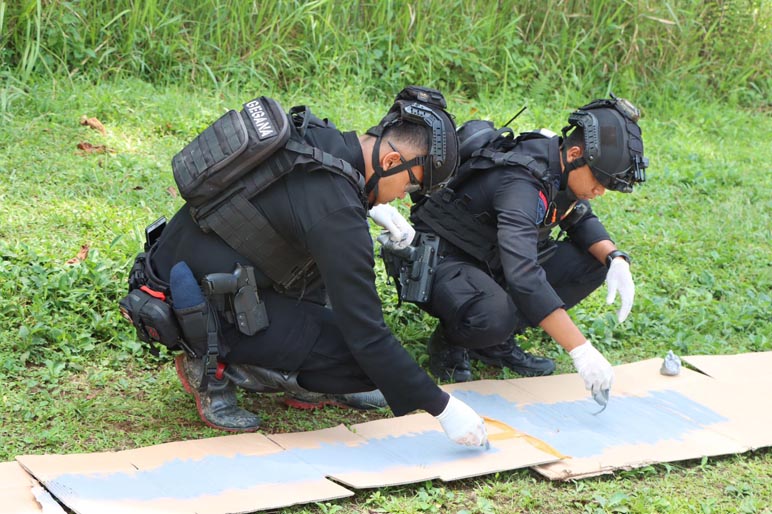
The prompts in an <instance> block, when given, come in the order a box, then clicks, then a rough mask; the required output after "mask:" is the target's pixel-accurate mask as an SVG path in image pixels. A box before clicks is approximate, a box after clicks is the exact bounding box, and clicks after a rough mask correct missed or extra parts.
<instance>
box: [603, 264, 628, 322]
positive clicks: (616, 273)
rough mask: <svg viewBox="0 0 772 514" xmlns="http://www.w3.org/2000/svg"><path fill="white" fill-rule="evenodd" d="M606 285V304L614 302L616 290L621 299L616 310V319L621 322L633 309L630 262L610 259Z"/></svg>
mask: <svg viewBox="0 0 772 514" xmlns="http://www.w3.org/2000/svg"><path fill="white" fill-rule="evenodd" d="M606 285H607V286H608V294H607V295H606V303H607V304H609V305H611V304H612V303H614V299H615V297H616V295H617V292H619V297H620V298H621V299H622V307H621V308H620V309H619V311H617V320H619V322H620V323H622V322H623V321H624V320H626V319H627V316H628V314H630V311H631V310H632V309H633V300H634V299H635V284H634V283H633V275H632V274H631V273H630V264H629V263H628V262H627V261H626V260H624V259H623V258H621V257H617V258H616V259H614V260H613V261H611V266H609V268H608V273H606Z"/></svg>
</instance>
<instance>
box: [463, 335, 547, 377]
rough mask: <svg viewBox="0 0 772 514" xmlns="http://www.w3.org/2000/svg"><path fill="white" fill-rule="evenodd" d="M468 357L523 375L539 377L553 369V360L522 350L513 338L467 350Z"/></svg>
mask: <svg viewBox="0 0 772 514" xmlns="http://www.w3.org/2000/svg"><path fill="white" fill-rule="evenodd" d="M469 355H470V357H472V358H473V359H477V360H479V361H482V362H484V363H485V364H487V365H489V366H493V367H495V368H507V369H511V370H512V371H514V372H515V373H517V374H518V375H522V376H524V377H541V376H544V375H551V374H552V372H553V371H555V362H554V361H553V360H552V359H548V358H547V357H537V356H536V355H531V354H530V353H526V352H525V351H523V349H522V348H520V346H518V344H517V343H516V342H515V340H514V339H511V340H509V341H507V342H506V343H502V344H499V345H496V346H489V347H488V348H478V349H476V350H470V351H469Z"/></svg>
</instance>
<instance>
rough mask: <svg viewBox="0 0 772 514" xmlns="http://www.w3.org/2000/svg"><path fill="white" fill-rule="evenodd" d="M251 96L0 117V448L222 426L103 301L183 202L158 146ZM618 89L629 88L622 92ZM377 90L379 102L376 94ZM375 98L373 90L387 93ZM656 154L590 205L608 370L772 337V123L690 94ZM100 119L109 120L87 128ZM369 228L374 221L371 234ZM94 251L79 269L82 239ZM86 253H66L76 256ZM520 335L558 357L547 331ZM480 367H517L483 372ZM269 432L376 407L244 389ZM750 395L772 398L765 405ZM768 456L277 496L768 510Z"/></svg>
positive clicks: (365, 111)
mask: <svg viewBox="0 0 772 514" xmlns="http://www.w3.org/2000/svg"><path fill="white" fill-rule="evenodd" d="M263 93H265V92H264V91H247V92H244V91H230V92H228V91H220V92H218V93H212V92H209V91H203V90H195V91H191V90H185V89H182V88H160V87H153V86H150V85H148V84H146V83H144V82H139V81H135V80H121V81H115V82H108V83H102V84H98V85H94V84H88V83H77V84H75V85H72V84H62V83H58V82H53V81H48V82H41V83H38V84H36V85H33V86H31V87H30V90H29V91H28V93H27V94H26V95H24V96H19V97H18V98H15V99H14V102H15V103H14V104H13V105H14V107H13V108H12V109H11V110H10V111H9V112H8V116H7V119H5V120H4V121H3V122H2V123H0V142H1V143H0V379H2V382H3V384H4V385H3V386H2V388H0V409H1V410H2V413H3V414H2V418H1V421H2V423H1V424H0V461H7V460H11V459H13V458H14V457H15V456H16V455H21V454H43V453H75V452H95V451H106V450H122V449H128V448H135V447H139V446H147V445H152V444H159V443H163V442H169V441H176V440H182V439H191V438H203V437H213V436H217V435H222V433H220V432H217V431H215V430H212V429H209V428H207V427H205V426H204V425H203V423H201V422H200V421H199V419H198V417H197V415H196V411H195V407H194V404H193V401H192V399H191V397H189V396H187V395H186V393H185V392H184V391H183V389H182V387H181V385H180V384H179V382H178V380H177V378H176V375H175V373H174V370H173V363H172V360H171V359H172V356H171V355H169V354H162V355H161V356H160V357H153V356H151V355H149V354H148V353H147V352H146V351H145V349H144V348H143V347H142V346H140V344H139V343H138V342H136V341H135V339H134V336H133V331H132V329H131V327H129V326H128V324H127V323H126V322H124V321H123V320H122V319H121V318H120V315H119V314H118V311H117V300H118V298H120V296H122V294H123V293H124V291H125V279H126V275H127V273H128V269H129V267H130V265H131V263H132V262H133V258H134V255H135V254H136V252H137V251H138V250H139V248H140V246H141V241H142V237H143V236H142V234H143V229H144V226H145V225H147V224H148V223H149V222H151V221H152V220H154V219H155V218H157V217H158V216H160V215H166V216H167V217H171V215H173V213H174V212H175V210H176V209H177V208H179V206H180V205H181V204H182V200H181V198H180V197H179V196H178V194H177V192H176V190H175V189H174V187H173V186H174V181H173V178H172V175H171V169H170V165H169V164H170V161H171V157H172V156H173V155H174V154H175V153H176V152H177V150H179V148H181V147H182V146H183V145H184V144H185V143H186V142H187V141H188V140H189V139H190V138H192V137H193V136H195V135H196V134H197V133H198V132H199V131H201V130H202V129H203V128H205V127H206V126H207V125H208V124H209V122H211V121H212V120H213V119H215V118H216V117H217V116H219V114H220V113H221V112H222V111H223V109H225V108H234V107H236V106H238V105H240V104H241V103H242V102H244V101H246V100H248V99H249V98H250V95H253V94H254V95H257V94H263ZM619 93H620V94H623V93H624V92H621V91H620V92H619ZM277 98H278V99H279V100H280V101H281V103H282V105H283V106H284V107H285V108H289V107H290V106H291V105H295V104H301V103H307V104H309V105H311V106H312V108H313V110H314V112H315V113H316V114H317V115H319V116H321V117H330V118H331V119H332V120H334V121H335V122H336V123H337V124H338V126H339V128H342V129H344V130H351V129H357V130H358V131H362V130H364V129H366V128H367V127H369V126H371V125H372V124H374V123H375V122H376V121H377V120H378V119H379V118H380V115H381V114H382V112H383V111H384V109H385V108H386V105H385V104H380V103H379V104H378V105H374V104H372V103H371V102H368V101H367V99H365V98H364V97H363V95H362V94H361V93H360V92H358V91H356V90H353V89H351V88H347V87H343V88H340V89H336V90H335V91H330V92H328V93H326V94H324V95H321V96H320V97H318V98H314V97H303V96H297V97H287V96H278V97H277ZM382 100H383V99H379V101H382ZM387 100H388V99H386V101H387ZM526 101H527V103H528V104H529V106H530V108H529V110H527V111H526V112H525V113H524V114H523V115H522V116H521V117H520V118H518V120H517V121H516V126H515V128H516V130H527V129H531V128H536V127H540V126H546V127H549V128H551V129H553V130H555V131H558V130H559V129H560V128H561V127H562V126H563V125H564V122H565V119H566V117H567V115H568V112H569V111H570V107H575V106H577V105H578V104H579V102H581V101H582V100H579V101H576V100H575V99H573V100H572V101H568V100H567V101H563V102H558V103H559V104H560V105H557V104H555V102H552V103H549V102H546V101H540V100H539V99H524V98H518V97H504V96H501V97H499V98H490V99H486V100H485V101H484V102H483V101H480V102H472V101H469V100H467V99H464V98H452V97H451V98H449V104H450V105H449V107H450V109H451V110H452V111H454V112H455V113H456V115H457V118H458V121H459V122H463V121H466V120H467V119H469V118H470V117H472V116H477V117H490V118H491V119H493V120H495V121H496V122H497V123H499V124H500V123H503V122H504V121H506V120H508V119H509V118H510V117H511V114H513V113H514V112H516V111H517V110H518V109H519V107H520V106H521V105H523V103H526ZM642 107H643V110H644V119H643V121H642V123H641V126H642V128H643V132H644V141H645V144H646V154H647V156H648V157H649V158H650V161H651V167H650V169H649V176H648V181H647V183H646V184H645V185H644V186H643V187H641V188H640V189H639V190H637V191H636V192H635V193H634V194H632V195H619V194H613V193H610V194H607V195H606V196H604V197H603V198H601V199H599V200H597V201H594V202H593V208H594V210H595V211H596V212H597V213H598V215H599V216H600V217H601V219H603V220H604V222H605V224H606V227H607V228H608V230H609V232H610V233H611V234H612V237H613V238H614V240H615V241H616V243H617V245H618V246H619V247H620V248H622V249H624V250H625V251H627V252H628V253H630V254H631V255H632V257H633V267H632V270H633V275H634V278H635V279H636V288H637V289H636V293H637V296H636V303H635V307H634V309H633V313H632V315H631V316H630V319H629V320H628V321H627V322H625V323H624V324H623V325H618V324H617V323H616V321H615V317H614V316H613V309H612V308H610V307H607V306H606V305H605V302H604V298H605V291H598V292H596V293H594V294H593V295H592V296H591V297H590V298H589V299H588V300H587V301H585V302H584V303H583V304H582V305H581V306H579V307H577V308H575V309H574V310H573V311H572V312H571V314H572V316H573V318H574V319H575V320H576V321H577V322H578V324H579V325H580V327H581V328H582V329H583V330H584V332H585V334H586V335H588V336H589V337H590V338H591V339H592V341H593V342H594V343H595V344H596V346H598V347H599V349H601V350H602V351H603V352H604V354H605V355H606V356H607V357H608V359H609V360H610V361H611V362H612V364H622V363H627V362H634V361H637V360H641V359H646V358H651V357H657V356H659V357H661V356H664V355H665V353H667V351H668V350H671V349H672V350H674V351H675V352H676V353H677V354H680V355H687V354H723V353H741V352H750V351H768V350H772V303H771V302H770V294H772V293H770V291H772V265H771V263H772V248H770V244H769V241H770V240H771V239H772V221H770V212H772V173H770V169H769V168H770V162H772V144H770V142H772V116H771V115H770V112H751V111H741V110H737V109H734V108H730V107H727V106H722V105H717V104H709V103H705V102H698V101H693V100H690V99H683V98H677V99H672V98H670V99H662V100H661V101H659V102H657V103H656V104H655V105H648V106H642ZM82 116H86V117H96V118H98V119H99V120H100V121H101V123H102V124H104V127H105V131H104V133H101V132H99V131H98V130H94V129H92V128H89V127H88V126H87V125H82V124H81V118H82ZM373 230H375V228H374V229H373ZM84 247H88V248H87V249H88V255H87V257H86V259H85V260H82V261H81V262H79V263H75V264H72V263H68V261H70V260H71V259H76V260H77V256H78V253H79V252H84V251H85V248H84ZM81 256H82V254H81ZM378 265H379V272H380V273H381V274H380V280H381V283H380V284H379V287H381V290H382V292H383V297H384V311H385V313H386V316H387V321H388V322H389V324H390V325H391V327H392V329H393V330H394V331H395V333H396V334H397V335H398V337H400V339H401V340H402V341H403V342H404V343H405V345H406V347H407V348H408V349H409V350H410V351H411V352H412V353H413V354H414V356H415V357H416V358H417V359H418V361H419V362H420V363H422V364H425V363H426V357H425V355H424V353H423V348H424V344H425V342H426V340H427V338H428V336H429V334H430V333H431V330H432V329H433V327H434V323H435V322H434V321H433V320H431V319H429V318H427V317H426V316H424V315H423V314H422V313H420V312H419V311H418V310H417V309H415V308H414V307H412V306H409V305H403V306H402V307H398V306H397V304H396V301H395V299H394V297H395V295H394V293H393V291H392V290H391V289H390V287H389V286H387V285H386V284H385V281H384V280H383V277H384V276H383V273H382V270H381V269H380V263H378ZM521 342H522V345H523V346H524V347H526V348H527V349H529V350H530V351H534V352H537V353H542V354H546V355H548V356H550V357H553V358H555V359H556V361H557V364H558V371H557V372H558V373H568V372H572V371H573V369H572V367H571V362H570V358H569V357H568V356H567V354H565V353H564V352H563V351H562V350H560V349H559V348H558V347H557V345H555V344H554V343H552V342H551V341H549V340H548V339H547V338H546V337H545V336H544V335H543V334H542V333H541V332H539V331H536V330H534V331H530V332H529V333H527V334H526V336H525V337H523V339H522V341H521ZM475 373H476V376H477V377H478V378H496V377H511V376H512V375H509V374H507V373H501V374H499V373H497V372H496V370H493V369H491V368H486V367H483V366H478V367H477V368H476V369H475ZM242 400H243V403H244V405H245V406H246V407H247V408H250V409H252V410H255V411H259V412H261V413H262V415H263V418H264V424H263V431H264V432H265V433H276V432H292V431H300V430H312V429H318V428H324V427H329V426H334V425H337V424H339V423H346V424H354V423H360V422H363V421H366V420H368V419H374V418H377V417H383V416H388V415H389V414H388V413H386V412H379V413H374V414H373V413H370V414H360V413H351V412H350V411H342V410H336V409H328V410H325V411H323V412H296V411H290V410H287V409H286V408H285V407H283V405H282V404H281V403H279V401H278V399H277V398H275V397H274V396H270V395H265V396H257V395H252V396H251V397H249V396H247V395H244V396H243V397H242ZM759 401H760V402H763V405H761V406H760V407H762V408H769V406H770V401H769V399H763V398H759ZM771 505H772V451H770V450H761V451H757V452H753V453H748V454H743V455H739V456H728V457H724V458H712V459H703V460H697V461H694V462H684V463H677V464H662V465H658V466H651V467H646V468H642V469H637V470H632V471H626V472H620V473H617V474H615V475H613V476H609V477H602V478H593V479H587V480H582V481H578V482H573V483H552V482H549V481H547V480H545V479H543V478H541V477H540V476H538V475H536V474H534V473H533V472H531V471H528V470H518V471H513V472H508V473H500V474H497V475H491V476H486V477H482V478H478V479H469V480H463V481H458V482H453V483H449V484H444V483H441V482H439V481H437V482H428V483H424V484H415V485H411V486H404V487H393V488H384V489H380V490H371V491H362V492H359V493H357V495H356V496H354V497H353V498H351V499H347V500H340V501H335V502H330V503H325V504H319V505H311V506H300V507H293V508H288V509H284V510H282V511H281V512H285V513H300V512H314V513H331V512H359V513H373V512H442V513H445V512H454V513H455V512H458V513H461V512H469V513H489V512H501V513H509V512H554V513H558V512H588V513H590V512H592V513H594V512H631V513H633V512H634V513H644V512H652V513H653V512H657V513H663V512H667V513H671V512H672V513H680V512H698V513H713V512H727V513H729V512H747V513H760V512H767V513H769V512H772V507H771Z"/></svg>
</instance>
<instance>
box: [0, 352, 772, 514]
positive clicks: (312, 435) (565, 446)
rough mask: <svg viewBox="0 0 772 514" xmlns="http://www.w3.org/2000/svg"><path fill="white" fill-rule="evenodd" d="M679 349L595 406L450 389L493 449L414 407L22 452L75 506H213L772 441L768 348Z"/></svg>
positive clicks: (189, 509)
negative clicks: (675, 364)
mask: <svg viewBox="0 0 772 514" xmlns="http://www.w3.org/2000/svg"><path fill="white" fill-rule="evenodd" d="M682 360H685V361H686V362H689V363H690V364H692V365H693V366H695V367H697V368H698V369H700V371H701V372H697V371H692V370H690V369H687V368H685V367H684V368H682V370H681V373H680V374H679V375H678V376H676V377H668V376H663V375H661V374H660V373H659V369H660V367H661V364H662V359H650V360H646V361H642V362H637V363H633V364H626V365H623V366H617V367H616V368H615V372H616V380H615V383H614V387H613V390H612V395H611V399H610V402H609V405H608V407H607V409H606V410H605V411H604V412H602V413H598V411H599V410H600V407H599V406H598V405H597V404H596V403H595V402H594V401H593V400H592V399H591V398H590V396H589V394H588V393H587V391H585V389H584V384H583V383H582V380H581V379H580V377H579V376H578V375H576V374H571V375H557V376H550V377H538V378H524V379H517V380H506V381H491V380H484V381H478V382H467V383H464V384H453V385H448V386H444V388H445V389H446V390H447V391H449V392H452V394H453V395H454V396H456V397H458V398H459V399H461V400H463V401H464V402H466V403H467V404H468V405H470V406H471V407H472V408H474V409H475V410H476V411H477V412H478V413H479V414H481V415H482V416H485V417H486V418H489V421H487V426H488V432H489V435H490V439H491V449H490V450H487V451H486V450H485V449H481V448H464V447H461V446H457V445H454V444H452V443H451V442H450V441H449V440H448V439H447V438H446V437H445V435H444V433H443V432H442V429H441V427H440V425H439V422H438V421H437V420H436V419H434V418H433V417H431V416H430V415H428V414H414V415H410V416H404V417H401V418H394V419H383V420H377V421H371V422H368V423H362V424H359V425H355V426H353V427H352V428H351V430H348V429H347V428H346V427H345V426H343V425H340V426H338V427H335V428H331V429H326V430H319V431H315V432H305V433H295V434H275V435H271V436H270V437H266V436H263V435H259V434H242V435H236V436H226V437H218V438H212V439H204V440H198V441H183V442H178V443H168V444H164V445H157V446H152V447H148V448H139V449H136V450H129V451H124V452H112V453H111V452H108V453H98V454H87V455H62V456H56V455H48V456H22V457H19V458H18V459H17V460H18V462H19V463H20V464H21V465H23V466H24V468H26V469H27V470H29V471H30V472H31V473H32V474H33V475H34V476H35V477H36V478H37V479H38V480H40V481H41V482H42V483H43V484H44V485H45V486H46V487H47V488H48V489H49V490H50V491H51V492H52V493H53V494H54V495H55V496H56V497H57V498H58V499H59V500H60V501H62V502H64V503H65V504H66V505H67V506H68V507H69V508H71V509H73V510H74V511H75V512H77V513H78V514H92V513H100V514H101V513H102V512H110V513H118V514H122V513H129V512H131V513H133V512H138V511H141V512H150V513H154V512H158V513H161V512H163V513H166V514H176V513H193V512H195V513H197V514H220V513H226V512H227V513H236V512H253V511H258V510H263V509H275V508H279V507H284V506H289V505H294V504H300V503H308V502H315V501H324V500H329V499H334V498H341V497H345V496H350V495H352V494H353V493H352V492H351V491H349V490H348V489H346V488H344V487H341V486H340V485H338V484H336V483H334V482H332V481H331V480H335V481H337V482H340V483H344V484H347V485H349V486H351V487H356V488H369V487H380V486H387V485H398V484H405V483H413V482H419V481H424V480H430V479H434V478H439V479H442V480H456V479H459V478H466V477H471V476H478V475H483V474H487V473H494V472H497V471H502V470H511V469H516V468H520V467H526V466H535V469H536V470H537V471H538V472H539V473H541V474H542V475H544V476H546V477H548V478H551V479H575V478H582V477H587V476H593V475H597V474H602V473H608V472H611V471H614V470H616V469H628V468H633V467H638V466H643V465H647V464H651V463H659V462H669V461H676V460H684V459H691V458H699V457H702V456H710V455H720V454H729V453H739V452H743V451H747V450H749V449H752V448H758V447H761V446H770V445H772V430H769V426H772V409H770V408H769V407H770V405H769V403H770V401H771V400H770V398H772V378H770V376H772V375H771V374H769V372H768V369H770V366H772V352H764V353H760V354H749V355H746V356H695V357H686V358H682ZM703 373H704V374H703ZM759 402H765V403H764V405H759ZM4 470H5V474H6V475H7V474H8V473H14V472H15V473H16V475H15V476H16V481H14V480H13V479H10V478H9V479H7V480H5V484H6V486H7V487H6V488H5V489H0V493H4V492H5V491H6V490H12V491H16V492H18V490H19V488H21V490H22V492H23V493H24V494H23V495H22V496H23V498H22V501H23V502H29V500H30V496H29V495H30V485H29V482H23V481H22V483H21V484H19V483H18V479H19V477H21V478H24V477H25V476H26V475H25V474H23V471H21V470H19V469H16V470H11V469H10V468H9V467H7V466H5V468H4V469H3V468H1V467H0V480H2V478H3V476H4V474H3V471H4ZM20 471H21V473H22V475H19V474H18V473H19V472H20ZM325 477H329V479H326V478H325ZM26 480H32V481H33V482H34V480H33V479H31V478H29V477H27V478H26ZM9 494H10V493H9ZM13 494H16V493H13ZM33 501H34V500H33ZM4 503H5V502H4ZM40 505H41V504H38V503H35V507H36V508H38V509H39V508H40ZM22 512H26V511H22ZM32 512H40V510H35V511H32ZM44 512H45V511H44Z"/></svg>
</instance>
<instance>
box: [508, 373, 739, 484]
mask: <svg viewBox="0 0 772 514" xmlns="http://www.w3.org/2000/svg"><path fill="white" fill-rule="evenodd" d="M661 365H662V359H649V360H646V361H642V362H637V363H633V364H625V365H622V366H616V367H615V368H614V371H615V382H614V387H613V392H612V396H611V399H610V401H609V404H608V407H607V408H606V410H605V411H604V412H602V413H600V414H597V415H595V414H594V413H595V412H597V411H598V410H600V407H599V406H597V405H596V404H595V403H594V402H593V400H592V399H590V398H589V397H588V394H587V393H586V391H585V390H584V388H583V386H581V387H577V380H579V377H578V376H577V375H557V376H553V377H541V378H540V379H538V380H537V379H523V380H518V383H519V385H520V386H521V387H523V388H525V389H526V390H529V391H530V392H531V393H532V394H533V395H534V396H537V397H540V398H542V399H543V403H541V404H538V405H536V404H534V405H530V406H527V407H526V411H527V414H526V418H527V420H528V422H530V423H539V424H540V426H538V427H536V428H534V431H535V432H536V434H538V436H539V437H541V438H543V439H544V440H545V441H547V442H548V443H550V444H552V445H553V446H555V447H556V448H557V449H558V450H559V451H561V452H563V453H567V454H569V455H572V457H573V458H572V459H570V460H568V459H567V460H563V461H561V462H558V463H554V464H547V465H543V466H538V467H536V468H535V469H536V470H537V471H538V472H539V473H541V474H543V475H544V476H546V477H548V478H550V479H553V480H554V479H562V480H565V479H575V478H581V477H587V476H594V475H598V474H603V473H609V472H612V471H614V470H616V469H631V468H635V467H641V466H645V465H649V464H653V463H660V462H672V461H678V460H685V459H693V458H700V457H703V456H714V455H725V454H730V453H741V452H744V451H747V450H748V449H750V447H749V446H748V445H747V444H746V442H744V441H743V438H742V437H739V434H738V432H737V430H734V428H736V426H735V425H734V424H733V423H732V420H731V418H730V417H728V416H729V415H730V414H732V413H731V412H730V411H729V410H728V409H726V408H724V407H723V406H722V402H720V401H717V399H720V397H721V395H720V394H719V392H720V389H719V388H718V387H717V384H716V382H715V381H714V380H712V379H711V378H709V377H707V376H705V375H702V374H700V373H697V372H693V371H691V370H688V369H682V370H681V374H680V375H678V376H676V377H669V376H663V375H661V374H660V373H659V369H660V367H661ZM579 383H580V384H581V381H580V382H579ZM561 391H563V392H564V393H563V394H562V397H563V400H561V399H560V398H561ZM699 391H702V393H700V394H696V393H697V392H699ZM578 394H583V395H584V397H585V398H584V399H576V398H575V397H576V395H578ZM572 397H573V399H572ZM566 398H568V399H569V400H568V401H565V399H566ZM746 407H748V406H746ZM513 422H515V423H517V420H515V421H513Z"/></svg>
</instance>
